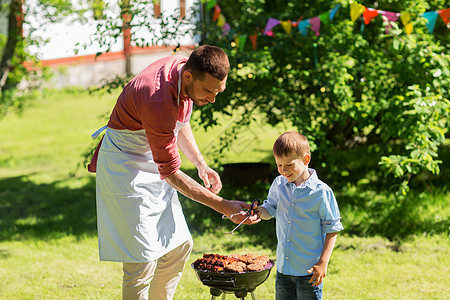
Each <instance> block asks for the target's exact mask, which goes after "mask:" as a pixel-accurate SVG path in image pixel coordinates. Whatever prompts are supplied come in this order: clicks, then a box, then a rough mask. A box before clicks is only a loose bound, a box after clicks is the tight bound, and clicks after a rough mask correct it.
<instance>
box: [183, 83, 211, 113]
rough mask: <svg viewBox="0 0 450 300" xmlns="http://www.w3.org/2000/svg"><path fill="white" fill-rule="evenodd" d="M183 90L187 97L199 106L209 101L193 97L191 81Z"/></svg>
mask: <svg viewBox="0 0 450 300" xmlns="http://www.w3.org/2000/svg"><path fill="white" fill-rule="evenodd" d="M184 90H185V92H186V95H187V96H188V97H189V99H191V100H192V102H194V105H196V106H200V107H201V106H205V105H206V104H208V103H209V101H208V100H202V99H198V98H197V97H195V93H194V82H193V81H191V83H190V84H189V85H186V88H185V89H184Z"/></svg>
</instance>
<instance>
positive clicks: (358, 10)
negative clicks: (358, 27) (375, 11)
mask: <svg viewBox="0 0 450 300" xmlns="http://www.w3.org/2000/svg"><path fill="white" fill-rule="evenodd" d="M365 9H366V7H365V6H364V5H361V4H359V3H357V2H353V1H350V19H351V20H352V22H355V21H356V20H357V19H358V18H359V16H360V15H361V14H362V13H363V12H364V10H365Z"/></svg>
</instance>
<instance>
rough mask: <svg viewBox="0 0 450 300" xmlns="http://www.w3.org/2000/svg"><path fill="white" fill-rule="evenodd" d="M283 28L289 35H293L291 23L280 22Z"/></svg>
mask: <svg viewBox="0 0 450 300" xmlns="http://www.w3.org/2000/svg"><path fill="white" fill-rule="evenodd" d="M280 23H281V26H282V27H283V29H284V31H286V33H287V34H290V33H291V30H292V24H291V21H280Z"/></svg>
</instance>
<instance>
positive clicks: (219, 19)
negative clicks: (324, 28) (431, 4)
mask: <svg viewBox="0 0 450 300" xmlns="http://www.w3.org/2000/svg"><path fill="white" fill-rule="evenodd" d="M202 2H203V3H205V4H206V9H207V10H211V9H213V17H212V20H213V21H214V22H216V24H217V26H219V27H221V28H222V30H223V33H222V35H223V36H227V35H230V34H232V33H234V31H233V30H232V29H231V26H230V25H229V24H228V23H227V22H226V18H225V16H224V15H223V14H222V12H221V8H220V6H219V5H218V4H217V0H202ZM349 4H350V5H349V6H350V20H351V21H352V22H356V21H357V20H358V18H359V17H360V16H361V15H362V19H363V23H362V24H361V32H362V31H363V30H364V26H365V25H368V24H370V22H371V21H372V20H373V19H375V18H376V17H377V16H379V15H381V16H382V18H383V19H384V20H386V21H388V22H387V25H386V28H385V30H386V33H389V31H390V29H391V28H392V25H391V23H392V22H397V20H398V18H400V20H401V22H402V24H403V26H404V27H405V32H406V34H408V35H409V34H411V33H412V31H413V23H412V20H413V18H414V17H416V16H418V17H423V18H425V19H426V20H427V24H426V26H427V28H428V31H429V32H430V34H431V33H433V31H434V28H435V25H436V21H437V19H438V16H440V17H441V18H442V20H443V21H444V23H445V24H446V25H447V28H450V25H449V21H450V8H446V9H441V10H437V11H429V12H424V13H423V14H418V15H415V14H412V13H409V12H400V13H399V12H390V11H384V10H380V9H375V8H369V7H365V6H364V5H362V4H359V3H357V2H355V1H353V0H350V1H349ZM340 7H341V5H340V4H337V5H336V6H335V7H333V8H332V9H330V10H328V11H326V12H323V13H321V14H319V15H318V16H315V17H312V18H309V19H303V17H300V18H299V19H298V20H297V21H290V20H287V21H284V20H278V19H275V18H269V19H268V20H267V23H266V25H265V28H264V29H263V30H261V29H259V28H256V30H255V32H262V33H263V34H264V35H267V36H273V35H274V34H273V31H272V29H273V28H274V27H276V26H278V25H281V27H282V28H283V29H284V31H285V32H286V33H287V34H291V32H292V28H297V29H298V31H299V32H300V34H301V35H302V36H307V35H308V32H309V30H312V31H313V32H314V34H315V35H316V36H319V35H320V27H321V25H322V24H329V23H330V22H331V21H332V20H333V18H334V17H335V15H336V14H337V12H338V11H339V9H340ZM247 38H248V39H250V42H251V44H252V47H253V50H256V47H257V33H253V34H250V35H247V34H240V35H238V36H237V38H235V40H234V42H233V43H234V46H237V47H238V49H239V50H241V51H242V50H243V49H244V46H245V43H246V41H247Z"/></svg>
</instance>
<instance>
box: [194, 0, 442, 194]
mask: <svg viewBox="0 0 450 300" xmlns="http://www.w3.org/2000/svg"><path fill="white" fill-rule="evenodd" d="M337 3H340V4H341V5H342V7H341V8H340V10H339V11H338V13H337V14H336V16H335V18H334V19H333V20H332V21H331V22H330V24H322V26H321V28H320V36H315V35H314V34H313V32H312V31H309V33H308V36H301V35H300V33H299V32H298V30H297V29H296V28H293V29H292V32H291V33H290V34H288V33H286V32H285V31H284V30H283V28H282V27H281V26H276V27H275V28H274V29H273V33H274V36H273V37H272V36H267V35H263V34H262V33H261V32H260V30H261V29H263V28H264V27H265V24H266V22H267V20H268V19H269V17H272V18H275V19H279V20H297V19H298V18H299V17H303V18H304V19H306V18H311V17H314V16H318V15H319V14H321V13H323V12H326V11H328V10H330V9H331V8H333V7H334V5H335V4H337ZM219 4H220V7H221V9H222V13H223V14H224V16H225V18H226V21H227V22H228V23H229V24H230V25H231V28H232V31H230V33H229V34H228V35H225V36H224V35H223V31H222V28H219V27H218V26H216V25H215V24H214V23H213V22H212V20H211V14H210V15H208V13H210V12H207V14H205V15H206V16H205V18H204V22H205V24H201V25H200V26H199V28H201V29H203V30H205V34H204V36H205V37H206V38H205V40H204V41H203V43H211V44H216V45H218V46H221V47H223V48H224V49H225V50H226V51H227V53H228V54H229V58H230V63H231V71H230V75H229V79H228V82H227V89H226V91H225V92H224V94H223V95H221V96H220V97H219V98H220V99H218V101H217V102H216V103H215V104H214V105H211V106H205V107H203V108H202V114H201V116H200V119H201V122H202V123H203V124H204V125H205V126H206V127H209V126H213V125H215V124H217V122H218V120H217V116H216V115H215V114H214V112H221V113H230V114H231V113H232V112H233V111H236V110H238V109H239V110H240V111H242V120H241V121H238V122H237V124H238V125H239V126H240V130H244V129H243V128H242V127H244V126H245V125H246V124H248V121H249V120H251V119H252V115H253V114H254V112H255V111H259V112H261V113H262V114H264V115H265V116H266V120H267V123H269V124H272V125H276V124H279V123H288V122H290V123H291V124H292V126H293V127H294V128H296V129H297V130H298V131H300V132H302V133H303V134H305V135H306V136H307V137H308V138H309V140H310V143H311V145H312V150H313V151H314V152H313V164H316V168H318V169H320V171H321V173H322V174H327V175H326V176H327V177H328V178H333V180H335V181H341V180H345V179H346V178H345V177H346V176H348V174H349V173H351V172H352V171H353V170H352V168H351V164H352V162H351V161H348V160H342V159H340V158H341V157H342V156H343V155H345V152H347V151H352V149H368V148H369V147H372V148H373V149H376V151H375V152H376V155H377V156H378V159H379V163H380V166H374V168H375V169H376V171H377V175H378V176H390V175H389V174H392V175H393V176H394V177H395V178H398V179H397V180H391V181H390V183H389V184H390V185H394V184H397V185H398V188H399V191H401V192H402V193H406V191H407V190H408V183H409V180H410V179H411V176H412V175H415V174H417V173H418V172H419V171H420V170H427V171H429V172H432V173H434V174H437V173H439V163H440V162H441V161H440V160H439V158H438V156H437V155H436V153H437V149H438V147H440V146H441V145H443V143H444V141H445V135H446V134H447V128H448V127H449V126H448V125H449V122H448V115H449V110H450V102H449V90H448V86H450V72H449V61H450V55H449V51H448V43H447V41H448V32H447V31H448V29H446V28H445V25H443V22H441V23H439V22H438V24H437V26H436V29H435V32H434V34H429V33H428V30H427V28H426V26H425V22H426V21H425V19H424V18H420V17H417V18H415V19H414V21H413V23H414V30H413V33H412V34H411V35H407V34H406V33H404V32H403V30H402V28H399V25H398V22H397V23H396V24H393V28H392V29H391V30H390V31H389V32H386V30H385V25H386V24H385V23H383V19H382V18H381V17H377V18H375V19H374V20H373V21H372V22H371V23H370V24H369V25H366V26H365V27H364V31H361V23H362V22H361V20H358V21H356V23H353V22H351V20H350V18H349V7H348V2H347V1H302V2H298V1H287V2H286V1H257V0H255V1H228V0H223V1H220V3H219ZM363 4H364V5H366V6H367V7H374V5H377V4H376V3H374V2H370V1H365V2H364V3H363ZM444 6H445V1H427V2H426V1H388V2H383V4H380V6H379V7H378V9H382V10H386V11H396V12H400V11H403V10H406V11H409V12H413V13H416V14H419V13H422V12H424V11H430V10H438V9H442V8H445V7H444ZM399 22H400V21H399ZM254 33H257V37H258V40H257V48H256V50H253V48H252V46H251V43H250V41H247V43H246V44H245V46H244V47H242V45H241V46H236V45H234V44H233V43H232V41H234V40H236V39H237V38H238V37H239V36H240V35H243V34H246V35H251V34H254ZM234 133H235V132H234V131H230V132H229V135H228V142H225V141H222V144H223V145H224V146H227V145H229V144H230V143H232V141H233V136H234V135H233V134H234ZM219 154H220V151H219ZM367 155H369V154H367ZM360 158H362V160H364V159H365V158H364V156H363V157H360ZM219 159H220V157H219V158H218V160H219ZM353 159H359V158H353ZM370 171H371V169H367V170H366V173H367V172H370Z"/></svg>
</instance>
